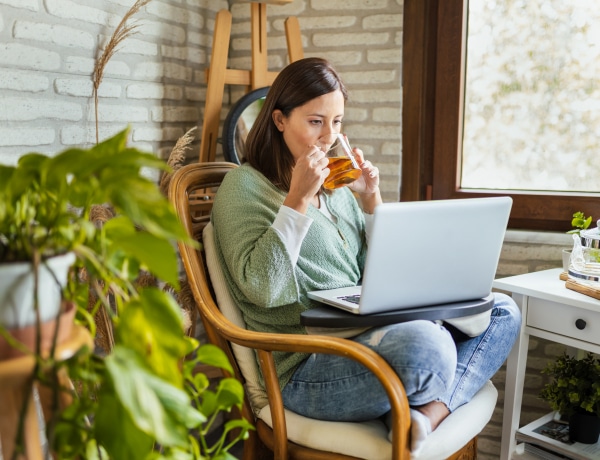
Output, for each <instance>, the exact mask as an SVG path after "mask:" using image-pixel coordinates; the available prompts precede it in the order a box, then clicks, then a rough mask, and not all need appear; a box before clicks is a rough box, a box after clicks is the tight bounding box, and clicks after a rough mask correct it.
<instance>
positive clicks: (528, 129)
mask: <svg viewBox="0 0 600 460" xmlns="http://www.w3.org/2000/svg"><path fill="white" fill-rule="evenodd" d="M462 148H463V154H462V163H461V166H462V169H461V187H462V188H473V189H507V190H525V191H534V190H542V191H570V192H598V191H600V167H599V166H600V164H599V162H598V158H600V7H599V5H598V2H597V1H582V0H497V1H494V0H472V1H470V2H469V7H468V39H467V59H466V86H465V99H464V131H463V145H462Z"/></svg>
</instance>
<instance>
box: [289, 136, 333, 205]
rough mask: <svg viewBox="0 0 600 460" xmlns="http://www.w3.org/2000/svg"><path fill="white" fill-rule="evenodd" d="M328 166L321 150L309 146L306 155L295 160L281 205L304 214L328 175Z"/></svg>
mask: <svg viewBox="0 0 600 460" xmlns="http://www.w3.org/2000/svg"><path fill="white" fill-rule="evenodd" d="M328 164H329V161H328V160H327V158H326V157H325V153H324V152H323V151H321V149H319V148H318V147H317V146H315V145H311V146H309V147H308V148H307V150H306V153H305V154H304V155H301V156H300V157H299V158H298V159H297V160H296V164H295V166H294V169H293V170H292V179H291V181H290V191H289V192H288V195H287V197H286V198H285V200H284V201H283V204H284V205H286V206H288V207H290V208H292V209H295V210H296V211H298V212H301V213H302V214H306V210H307V209H308V205H309V204H310V203H311V201H312V200H314V199H315V197H316V195H317V193H318V192H319V190H320V189H321V186H322V185H323V181H324V180H325V178H326V177H327V175H328V174H329V168H328V167H327V166H328Z"/></svg>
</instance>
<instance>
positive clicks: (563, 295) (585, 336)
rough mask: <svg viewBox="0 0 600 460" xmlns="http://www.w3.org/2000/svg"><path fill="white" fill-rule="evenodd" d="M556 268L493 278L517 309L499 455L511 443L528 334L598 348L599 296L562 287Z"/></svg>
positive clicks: (509, 450) (507, 454) (504, 456)
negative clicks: (516, 333)
mask: <svg viewBox="0 0 600 460" xmlns="http://www.w3.org/2000/svg"><path fill="white" fill-rule="evenodd" d="M561 271H562V270H561V269H559V268H556V269H552V270H545V271H541V272H534V273H527V274H525V275H518V276H511V277H508V278H502V279H497V280H496V281H494V288H496V289H500V290H503V291H508V292H510V293H512V297H513V299H514V300H515V302H516V303H517V305H518V306H519V308H520V309H521V312H522V314H523V323H522V326H521V333H520V334H519V337H518V338H517V341H516V343H515V346H514V347H513V349H512V351H511V353H510V355H509V356H508V360H507V362H506V390H505V395H504V419H503V424H502V447H501V452H500V459H501V460H509V459H511V458H513V453H514V452H515V449H516V442H515V432H516V430H517V429H518V428H519V422H520V418H521V402H522V399H523V384H524V381H525V366H526V364H527V350H528V346H529V336H534V337H541V338H544V339H546V340H550V341H552V342H557V343H562V344H564V345H567V346H571V347H575V348H578V349H582V350H587V351H591V352H593V353H600V301H599V300H596V299H594V298H592V297H589V296H586V295H583V294H580V293H578V292H575V291H573V290H571V289H567V288H566V287H565V282H564V281H561V280H560V279H559V275H560V273H561ZM578 320H579V321H578ZM581 320H583V321H581ZM576 323H577V324H576Z"/></svg>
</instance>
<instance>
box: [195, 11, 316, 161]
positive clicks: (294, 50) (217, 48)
mask: <svg viewBox="0 0 600 460" xmlns="http://www.w3.org/2000/svg"><path fill="white" fill-rule="evenodd" d="M291 1H292V0H277V1H271V2H268V3H279V4H283V3H289V2H291ZM250 8H251V21H252V28H251V40H252V43H251V45H252V70H238V69H228V68H227V57H228V54H229V42H230V39H231V13H230V12H229V11H228V10H221V11H219V12H218V13H217V18H216V23H215V31H214V34H213V50H212V54H211V61H210V67H209V68H208V70H207V80H208V86H207V88H206V102H205V105H204V122H203V123H202V137H201V139H200V162H201V163H202V162H210V161H214V160H215V156H216V147H217V137H218V135H219V121H220V112H221V106H222V104H223V91H224V90H225V85H226V84H230V85H244V86H246V87H247V91H251V90H254V89H257V88H262V87H264V86H270V85H271V84H272V83H273V80H274V79H275V77H276V76H277V74H278V72H270V71H269V70H268V68H267V3H265V2H252V3H251V4H250ZM285 36H286V41H287V47H288V57H289V60H290V62H293V61H297V60H298V59H302V58H303V57H304V51H303V49H302V38H301V35H300V24H299V22H298V18H296V17H293V16H292V17H289V18H287V19H286V20H285Z"/></svg>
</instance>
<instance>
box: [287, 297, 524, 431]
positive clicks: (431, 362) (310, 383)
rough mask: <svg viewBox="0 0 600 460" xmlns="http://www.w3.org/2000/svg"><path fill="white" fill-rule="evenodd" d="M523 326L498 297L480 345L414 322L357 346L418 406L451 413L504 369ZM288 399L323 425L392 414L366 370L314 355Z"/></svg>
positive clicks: (374, 333)
mask: <svg viewBox="0 0 600 460" xmlns="http://www.w3.org/2000/svg"><path fill="white" fill-rule="evenodd" d="M520 324H521V312H520V311H519V309H518V308H517V306H516V304H515V303H514V302H513V300H512V299H511V298H510V297H508V296H506V295H504V294H499V293H496V294H495V302H494V307H493V309H492V314H491V320H490V324H489V326H488V328H487V329H486V330H485V332H483V333H482V334H481V335H479V336H477V337H473V338H471V337H459V335H460V334H451V333H450V332H449V331H448V329H447V328H445V327H444V326H440V325H438V324H436V323H434V322H431V321H411V322H407V323H400V324H393V325H389V326H385V327H379V328H374V329H370V330H368V331H366V332H364V333H362V334H360V335H358V336H356V337H354V338H353V339H352V340H354V341H356V342H358V343H361V344H363V345H365V346H367V347H369V348H371V349H373V350H374V351H376V352H377V353H378V354H379V355H381V356H382V357H383V358H384V359H385V360H386V361H387V362H388V363H389V364H390V365H391V366H392V368H393V369H394V370H395V371H396V373H397V374H398V376H399V377H400V380H402V383H403V384H404V388H405V390H406V394H407V396H408V401H409V404H410V405H411V406H420V405H423V404H426V403H428V402H431V401H441V402H443V403H444V404H446V406H447V407H448V409H449V410H450V411H451V412H452V411H454V410H455V409H456V408H457V407H460V406H461V405H463V404H465V403H466V402H468V401H470V400H471V398H472V397H473V396H474V395H475V393H477V392H478V391H479V389H480V388H481V387H482V386H483V385H484V384H485V383H486V382H487V381H488V380H489V379H490V378H491V377H492V376H493V375H494V374H495V373H496V372H497V371H498V369H499V368H500V366H502V364H503V363H504V361H505V360H506V357H507V356H508V353H509V352H510V350H511V348H512V346H513V343H514V341H515V339H516V337H517V334H518V332H519V328H520ZM282 396H283V402H284V405H285V406H286V407H287V408H289V409H290V410H292V411H294V412H296V413H298V414H301V415H304V416H306V417H310V418H316V419H321V420H334V421H355V422H358V421H364V420H371V419H375V418H378V417H381V416H382V415H384V414H386V413H387V412H388V411H389V410H390V404H389V401H388V398H387V394H386V393H385V391H384V389H383V387H382V386H381V384H380V383H379V381H378V380H377V378H376V377H375V376H374V375H373V374H372V373H371V372H369V371H368V370H367V369H366V368H364V367H363V366H362V365H361V364H358V363H357V362H355V361H353V360H350V359H348V358H343V357H340V356H335V355H324V354H313V355H311V356H310V357H309V358H308V359H307V360H306V361H304V362H303V363H302V364H301V365H300V366H299V367H298V369H297V370H296V372H295V373H294V375H293V376H292V378H291V380H290V381H289V382H288V384H287V385H286V386H285V387H284V389H283V391H282Z"/></svg>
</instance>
